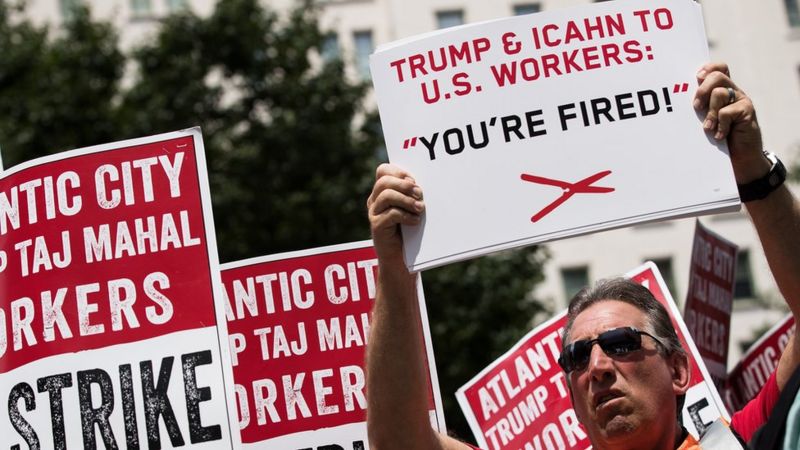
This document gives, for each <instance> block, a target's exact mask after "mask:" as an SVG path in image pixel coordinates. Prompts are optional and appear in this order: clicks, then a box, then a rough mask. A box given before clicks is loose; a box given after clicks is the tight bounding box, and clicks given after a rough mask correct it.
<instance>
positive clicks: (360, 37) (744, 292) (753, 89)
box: [28, 0, 800, 359]
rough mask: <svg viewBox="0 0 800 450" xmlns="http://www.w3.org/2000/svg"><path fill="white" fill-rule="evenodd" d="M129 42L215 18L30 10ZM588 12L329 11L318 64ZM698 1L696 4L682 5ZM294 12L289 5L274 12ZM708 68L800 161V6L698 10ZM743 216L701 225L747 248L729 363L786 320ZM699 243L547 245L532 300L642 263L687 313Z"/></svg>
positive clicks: (776, 146) (412, 2) (635, 240)
mask: <svg viewBox="0 0 800 450" xmlns="http://www.w3.org/2000/svg"><path fill="white" fill-rule="evenodd" d="M80 1H84V2H86V3H89V4H91V7H92V11H93V14H95V15H96V16H98V17H101V18H104V19H106V20H111V21H112V22H113V23H114V24H116V25H117V26H118V28H119V29H120V30H122V35H121V43H122V46H123V48H130V47H132V46H135V45H136V43H137V42H141V40H142V39H147V37H148V35H149V34H150V33H152V31H153V30H155V29H156V28H157V26H158V24H159V19H160V18H162V17H164V16H165V15H167V14H170V13H172V12H175V11H179V10H181V9H183V8H191V9H192V11H194V12H196V13H198V14H201V15H202V14H208V13H209V12H210V11H211V10H212V8H213V5H214V3H215V1H214V0H29V9H28V11H29V13H30V15H31V17H32V18H34V19H35V20H36V21H40V22H47V23H53V24H56V25H57V24H59V23H60V22H61V21H63V19H64V18H65V17H68V16H69V14H70V10H71V8H72V7H73V6H74V5H75V4H76V2H80ZM589 1H591V0H493V1H486V0H324V1H321V2H320V5H321V7H322V10H321V25H322V26H323V28H324V29H325V30H326V31H327V32H328V37H327V40H326V43H325V46H324V49H323V55H322V56H323V57H328V56H333V55H341V56H342V57H343V58H344V59H345V60H346V61H347V62H349V63H350V64H349V66H350V70H351V73H352V76H354V77H360V78H363V79H367V78H368V77H369V64H368V60H369V55H370V54H371V53H372V52H373V51H374V49H375V48H376V47H377V46H379V45H382V44H385V43H388V42H391V41H394V40H397V39H401V38H405V37H409V36H413V35H416V34H420V33H425V32H428V31H432V30H435V29H439V28H445V27H449V26H454V25H459V24H462V23H471V22H479V21H483V20H489V19H496V18H501V17H506V16H510V15H514V14H527V13H533V12H537V11H544V10H551V9H556V8H564V7H570V6H576V5H581V4H585V3H588V2H589ZM685 1H692V0H685ZM266 3H268V5H269V6H271V7H273V8H274V9H276V10H279V11H282V10H287V9H288V8H290V7H291V6H292V5H293V3H294V2H293V0H267V1H266ZM701 4H702V7H703V11H704V16H705V21H706V29H707V35H708V40H709V46H710V50H711V55H712V59H713V60H721V61H726V62H728V63H729V64H730V67H731V72H732V74H733V77H734V80H735V81H736V82H737V83H738V84H739V85H740V86H742V87H744V88H745V89H746V90H747V92H748V94H749V95H750V96H751V97H752V99H753V101H754V103H755V104H756V108H757V111H758V114H759V121H760V123H761V126H762V128H763V132H764V146H765V148H766V149H769V150H771V151H773V152H775V153H777V154H779V155H780V156H781V157H782V158H783V160H784V162H785V163H786V164H787V166H788V167H791V166H792V165H794V164H796V163H797V162H798V161H800V159H798V157H799V156H800V127H798V124H800V108H798V106H800V0H763V1H759V2H748V1H741V0H739V1H731V0H703V1H702V2H701ZM745 214H746V213H745V212H738V213H729V214H723V215H716V216H706V217H703V218H701V219H700V220H702V222H703V223H704V224H705V225H706V226H707V227H709V228H711V229H712V230H714V231H715V232H717V233H719V234H721V235H722V236H724V237H725V238H727V239H728V240H730V241H733V242H734V243H736V244H737V245H738V246H739V247H740V255H739V258H738V261H737V263H738V270H737V280H736V283H737V294H736V300H735V302H734V311H735V313H734V319H733V326H732V329H733V335H732V343H733V345H732V348H733V350H734V351H733V353H732V355H731V358H732V359H734V358H735V359H738V351H737V350H738V345H736V344H737V343H738V342H741V341H745V340H748V339H750V338H751V337H752V334H753V330H755V329H760V328H762V327H763V326H765V325H768V324H770V323H773V322H774V321H775V320H777V318H779V317H781V316H782V315H783V314H785V312H783V311H780V310H774V309H772V310H771V309H770V308H769V307H768V306H770V305H774V304H780V294H779V293H778V292H777V290H776V288H775V285H774V282H773V280H772V278H771V275H770V273H769V269H768V267H767V263H766V261H765V259H764V257H763V254H762V252H761V249H760V244H759V242H758V239H757V237H756V235H755V233H754V231H753V229H752V226H751V225H750V222H749V221H748V220H747V217H746V215H745ZM693 233H694V219H689V220H675V221H666V222H659V223H653V224H647V225H640V226H634V227H631V228H626V229H619V230H613V231H608V232H604V233H599V234H593V235H588V236H582V237H576V238H572V239H568V240H563V241H558V242H552V243H549V244H547V247H548V249H549V252H550V254H551V258H550V261H549V262H548V263H547V265H546V267H545V275H546V280H545V282H544V283H542V284H541V285H540V286H539V288H538V289H537V295H538V297H539V298H543V299H548V300H550V301H551V302H552V305H553V308H554V309H561V308H563V307H564V306H565V305H566V302H567V300H568V299H569V297H570V296H571V295H572V294H573V293H574V292H575V291H576V289H578V288H579V287H580V286H583V285H585V284H586V283H588V282H591V281H593V280H596V279H598V278H603V277H608V276H614V275H619V274H622V273H624V272H626V271H628V270H630V269H632V268H634V267H636V266H638V265H639V264H641V263H642V262H643V261H646V260H652V261H654V262H655V263H656V264H657V265H658V266H659V267H660V268H661V271H662V273H663V274H664V276H665V278H666V279H667V282H668V284H670V286H671V288H672V292H673V295H674V296H675V298H676V300H677V301H678V303H679V304H682V303H683V298H684V297H685V295H686V288H687V285H688V271H689V263H690V256H691V249H692V237H693Z"/></svg>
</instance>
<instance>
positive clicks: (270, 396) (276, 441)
mask: <svg viewBox="0 0 800 450" xmlns="http://www.w3.org/2000/svg"><path fill="white" fill-rule="evenodd" d="M377 270H378V262H377V259H376V257H375V250H374V249H373V247H372V243H371V242H370V241H363V242H358V243H353V244H346V245H340V246H334V247H324V248H318V249H313V250H307V251H302V252H293V253H287V254H281V255H273V256H269V257H265V258H256V259H251V260H245V261H240V262H235V263H230V264H225V265H223V271H222V279H223V284H224V286H225V292H226V299H227V302H226V303H227V305H228V309H227V317H228V320H229V323H228V329H229V332H230V347H231V354H232V360H233V365H234V379H235V383H236V394H237V400H238V405H239V417H240V426H241V430H242V441H243V443H244V445H245V446H252V447H253V448H265V447H264V446H267V447H269V448H344V449H354V450H355V449H364V448H367V447H368V445H367V433H366V424H365V421H366V407H367V404H366V383H365V374H364V350H365V346H366V344H367V339H368V336H369V327H370V314H371V309H372V304H373V302H374V300H375V293H376V281H377ZM418 292H420V293H421V292H422V289H421V286H418ZM419 306H420V318H419V330H420V333H422V334H423V336H424V342H425V344H426V349H420V350H421V351H425V354H426V355H427V358H428V362H429V364H428V386H429V389H428V392H429V400H430V402H429V409H430V414H431V422H432V424H433V426H434V427H435V428H437V429H440V430H444V418H443V414H442V410H441V400H440V398H439V389H438V382H437V379H436V371H435V366H434V364H433V352H432V348H431V345H430V333H429V331H428V324H427V316H426V314H425V303H424V301H423V299H422V297H421V296H420V298H419Z"/></svg>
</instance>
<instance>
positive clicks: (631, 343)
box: [558, 327, 663, 373]
mask: <svg viewBox="0 0 800 450" xmlns="http://www.w3.org/2000/svg"><path fill="white" fill-rule="evenodd" d="M643 334H644V335H645V336H650V337H651V338H653V340H654V341H656V342H657V343H658V344H659V345H661V346H662V347H663V344H661V341H659V340H658V339H656V337H655V336H653V335H652V334H650V333H648V332H646V331H640V330H637V329H636V328H633V327H621V328H614V329H613V330H608V331H606V332H604V333H600V335H598V336H597V339H581V340H579V341H575V342H573V343H571V344H569V345H567V346H566V347H565V348H564V351H563V352H561V356H559V357H558V365H559V366H561V368H562V369H564V372H566V373H570V372H572V371H573V370H583V369H585V368H586V366H587V365H588V364H589V355H590V354H591V353H592V346H593V345H594V344H595V342H596V343H598V344H600V348H601V349H603V352H605V354H606V355H608V356H621V355H626V354H628V353H631V352H635V351H637V350H640V349H641V348H642V335H643Z"/></svg>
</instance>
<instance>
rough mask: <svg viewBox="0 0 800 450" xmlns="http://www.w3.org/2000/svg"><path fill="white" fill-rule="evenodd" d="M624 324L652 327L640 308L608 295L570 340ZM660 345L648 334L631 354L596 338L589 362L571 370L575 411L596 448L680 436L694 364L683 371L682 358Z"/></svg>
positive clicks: (588, 313)
mask: <svg viewBox="0 0 800 450" xmlns="http://www.w3.org/2000/svg"><path fill="white" fill-rule="evenodd" d="M619 327H635V328H637V329H639V330H643V331H649V327H648V326H647V318H646V316H645V315H644V313H643V312H642V311H640V310H639V309H638V308H636V307H635V306H633V305H630V304H628V303H624V302H620V301H616V300H605V301H601V302H598V303H596V304H594V305H592V306H590V307H589V308H587V309H586V310H584V311H583V312H582V313H580V314H579V315H578V317H577V318H576V319H575V322H574V323H573V326H572V331H571V333H570V340H571V342H574V341H577V340H580V339H594V338H596V337H597V336H598V335H599V334H600V333H603V332H604V331H608V330H611V329H614V328H619ZM658 350H659V349H658V344H657V343H656V342H655V340H654V339H652V338H651V337H649V336H644V335H643V336H642V348H641V350H637V351H634V352H631V353H628V354H625V355H618V356H608V355H606V354H605V353H604V352H603V350H602V349H601V348H600V346H599V345H597V344H595V345H594V346H593V347H592V349H591V354H590V357H589V363H588V365H587V366H586V368H585V369H582V370H574V371H572V372H570V373H569V374H568V376H569V379H570V384H571V393H572V401H573V404H574V407H575V412H576V413H577V415H578V418H579V419H580V421H581V423H583V425H584V426H585V427H586V430H587V432H588V433H589V438H590V439H591V441H592V443H593V444H594V446H595V448H603V447H606V446H607V445H612V446H613V447H616V448H619V447H631V448H645V447H646V446H647V447H649V445H646V444H647V442H650V441H653V442H660V441H662V440H663V439H670V440H672V439H674V433H675V429H676V418H675V407H676V398H675V396H676V395H677V394H681V393H684V392H685V386H684V385H688V368H687V367H685V366H684V367H683V369H682V371H683V373H680V372H681V367H677V366H681V364H680V363H679V362H677V359H680V358H675V357H671V356H663V355H662V354H661V353H659V351H658ZM684 361H685V360H684ZM684 378H685V380H684ZM684 381H685V382H684Z"/></svg>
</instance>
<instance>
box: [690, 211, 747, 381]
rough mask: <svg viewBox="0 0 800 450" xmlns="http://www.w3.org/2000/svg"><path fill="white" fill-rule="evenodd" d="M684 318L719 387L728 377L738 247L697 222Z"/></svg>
mask: <svg viewBox="0 0 800 450" xmlns="http://www.w3.org/2000/svg"><path fill="white" fill-rule="evenodd" d="M695 223H696V225H695V232H694V245H693V246H692V262H691V264H690V268H689V290H688V292H687V293H686V306H685V307H684V317H685V318H686V319H685V320H686V327H687V328H688V329H689V333H691V335H692V338H693V339H694V342H695V343H696V344H697V349H698V350H700V355H701V356H702V357H703V361H704V362H705V363H706V367H708V372H709V373H710V374H711V376H712V377H713V378H714V381H715V384H716V385H717V386H722V383H723V380H725V377H726V375H727V372H728V370H727V367H728V342H729V341H730V328H731V311H732V309H733V289H734V282H735V274H736V253H737V252H738V247H737V246H736V244H733V243H732V242H730V241H728V240H726V239H725V238H723V237H722V236H719V235H717V234H716V233H714V232H712V231H711V230H709V229H708V228H706V227H704V226H703V225H702V224H701V223H700V221H699V220H698V221H696V222H695Z"/></svg>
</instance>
